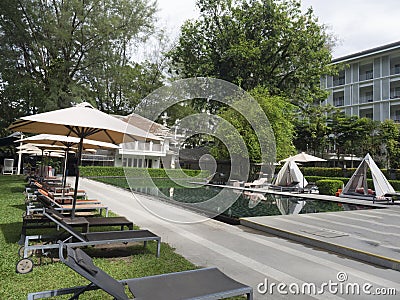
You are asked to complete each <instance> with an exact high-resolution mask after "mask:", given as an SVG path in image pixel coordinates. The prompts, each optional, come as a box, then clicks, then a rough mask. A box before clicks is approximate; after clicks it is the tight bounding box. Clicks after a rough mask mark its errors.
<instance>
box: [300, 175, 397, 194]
mask: <svg viewBox="0 0 400 300" xmlns="http://www.w3.org/2000/svg"><path fill="white" fill-rule="evenodd" d="M305 178H306V179H307V181H309V182H317V181H319V180H339V181H342V182H343V184H344V185H346V184H347V183H348V182H349V180H350V178H349V177H325V176H305ZM388 181H389V183H390V184H391V185H392V186H393V188H394V189H395V190H396V191H400V180H390V179H389V180H388ZM367 184H368V186H369V187H373V186H374V182H373V181H372V179H367Z"/></svg>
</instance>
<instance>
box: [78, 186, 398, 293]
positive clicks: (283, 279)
mask: <svg viewBox="0 0 400 300" xmlns="http://www.w3.org/2000/svg"><path fill="white" fill-rule="evenodd" d="M80 189H85V190H86V191H87V193H88V195H89V197H90V198H92V199H100V200H101V201H102V202H103V204H106V205H108V206H109V207H110V209H111V210H112V211H114V212H116V213H117V214H119V215H123V216H125V217H127V218H129V219H130V220H132V221H133V222H134V223H136V224H137V225H139V226H140V227H142V228H146V229H149V230H151V231H153V232H154V233H156V234H158V235H160V236H161V238H162V241H163V242H166V243H168V244H170V245H171V246H172V247H175V248H176V251H177V252H178V253H180V254H181V255H183V256H184V257H186V258H187V259H188V260H190V261H192V262H193V263H194V264H196V265H199V266H216V267H218V268H220V269H221V270H222V271H223V272H225V273H227V274H228V275H229V276H231V277H233V278H234V279H236V280H238V281H240V282H243V283H245V284H248V285H251V286H253V288H254V298H255V299H366V295H365V293H363V292H362V291H361V292H360V295H359V296H355V295H349V293H346V291H345V290H344V291H343V292H340V291H339V292H336V293H335V291H334V289H333V291H332V292H331V293H329V292H328V288H327V287H326V286H325V292H324V293H323V294H319V295H318V294H317V295H315V294H313V293H305V294H306V295H304V293H300V294H301V295H296V296H294V295H293V292H292V291H290V290H289V288H288V286H289V285H291V286H292V287H296V285H297V286H299V287H300V288H301V286H302V285H303V284H304V283H311V284H315V285H316V286H317V288H318V289H319V288H320V286H321V285H322V284H326V283H328V282H329V281H331V282H334V283H338V284H339V286H340V285H342V286H343V285H345V284H347V283H349V284H350V283H351V284H352V283H356V284H358V285H360V286H362V285H364V284H366V283H369V284H370V285H371V287H370V288H369V291H370V292H371V293H375V292H376V291H377V290H376V289H377V288H390V289H391V288H394V289H396V291H395V292H396V294H397V295H400V272H397V271H394V270H390V269H384V268H379V267H376V266H373V265H368V264H365V263H363V262H360V261H356V260H352V259H349V258H346V257H342V256H339V255H337V254H333V253H329V252H327V251H321V250H320V249H316V248H312V247H309V246H305V245H302V244H299V243H295V242H292V241H289V240H286V239H283V238H278V237H276V236H272V235H268V234H266V233H264V232H261V231H257V230H254V229H251V228H246V227H244V226H231V225H227V224H224V223H221V222H218V221H215V220H207V221H205V222H198V223H194V224H193V223H192V224H180V223H174V222H172V221H167V220H164V219H161V218H159V217H157V216H155V215H154V214H153V213H150V212H149V211H148V210H147V209H145V208H144V207H143V206H142V205H141V204H140V203H139V202H141V203H144V204H145V205H146V207H148V208H149V207H150V208H151V209H152V210H153V209H154V210H158V211H162V213H163V215H164V216H168V219H171V220H176V219H185V220H186V221H188V222H189V221H191V220H199V219H201V218H199V216H198V215H196V214H194V213H192V212H189V211H186V210H184V209H180V208H177V207H175V206H171V205H169V204H166V203H163V202H159V201H157V200H154V199H152V198H150V197H147V196H142V195H137V196H135V197H134V196H133V195H132V194H131V193H130V192H129V191H126V190H123V189H119V188H115V187H112V186H109V185H105V184H102V183H98V182H95V181H91V180H88V179H82V180H80ZM138 200H139V201H138ZM161 255H163V254H162V251H161ZM337 276H338V277H339V279H341V280H342V279H343V278H344V279H346V278H347V279H346V280H344V281H342V282H341V281H340V280H338V279H337ZM266 281H267V285H265V284H264V285H262V286H261V288H265V286H270V285H271V284H272V283H276V284H279V283H284V284H286V285H287V286H286V288H283V291H284V292H286V293H287V294H286V295H285V294H283V293H281V292H278V290H277V288H276V287H275V288H274V289H273V290H271V288H270V289H269V290H268V291H267V292H266V293H265V294H260V293H259V292H257V286H258V285H259V284H260V283H263V282H264V283H265V282H266ZM281 287H282V286H281ZM271 292H272V295H271ZM392 292H393V291H391V293H392ZM350 294H352V293H350ZM367 299H398V296H379V297H378V296H376V295H375V296H370V297H369V298H367Z"/></svg>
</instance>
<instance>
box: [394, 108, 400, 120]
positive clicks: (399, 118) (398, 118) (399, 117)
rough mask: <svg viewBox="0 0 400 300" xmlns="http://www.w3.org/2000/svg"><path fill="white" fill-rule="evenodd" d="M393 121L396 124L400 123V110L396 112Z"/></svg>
mask: <svg viewBox="0 0 400 300" xmlns="http://www.w3.org/2000/svg"><path fill="white" fill-rule="evenodd" d="M393 121H395V122H396V123H400V110H396V111H395V112H394V117H393Z"/></svg>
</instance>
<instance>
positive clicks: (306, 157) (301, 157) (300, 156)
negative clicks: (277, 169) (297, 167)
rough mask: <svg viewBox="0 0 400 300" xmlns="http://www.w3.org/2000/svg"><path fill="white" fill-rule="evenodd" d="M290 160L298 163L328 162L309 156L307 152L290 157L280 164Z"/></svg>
mask: <svg viewBox="0 0 400 300" xmlns="http://www.w3.org/2000/svg"><path fill="white" fill-rule="evenodd" d="M288 160H293V161H295V162H298V163H307V162H318V161H326V159H323V158H319V157H316V156H314V155H310V154H307V153H305V152H301V153H299V154H296V155H294V156H289V157H288V158H285V159H282V160H281V161H279V162H286V161H288Z"/></svg>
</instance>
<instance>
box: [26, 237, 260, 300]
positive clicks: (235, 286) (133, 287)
mask: <svg viewBox="0 0 400 300" xmlns="http://www.w3.org/2000/svg"><path fill="white" fill-rule="evenodd" d="M65 250H66V255H65V254H64V251H65ZM59 252H60V254H59V256H60V259H61V261H62V262H63V263H64V264H66V265H67V266H68V267H70V268H71V269H72V270H74V271H75V272H77V273H78V274H80V275H81V276H83V277H84V278H86V279H87V280H89V281H90V283H89V284H88V285H87V286H79V287H72V288H64V289H59V290H52V291H45V292H37V293H30V294H29V295H28V300H34V299H42V298H50V297H53V296H61V295H71V294H72V295H74V296H75V297H74V296H73V297H71V299H72V298H73V299H77V298H78V297H79V295H81V294H83V293H84V292H86V291H88V290H96V289H102V290H103V291H105V292H106V293H108V294H110V295H111V296H112V297H114V299H118V300H127V299H130V298H131V297H129V296H128V295H127V294H126V293H125V286H127V287H128V288H129V291H130V292H131V293H132V295H133V296H134V298H133V299H149V300H154V299H163V300H183V299H223V298H228V297H234V296H239V295H246V296H247V299H249V300H250V299H253V289H252V288H251V287H250V286H247V285H244V284H242V283H240V282H237V281H235V280H233V279H232V278H230V277H228V276H227V275H225V274H224V273H222V272H221V271H220V270H218V269H217V268H204V269H198V270H191V271H183V272H176V273H169V274H162V275H156V276H149V277H141V278H131V279H125V280H120V281H117V280H116V279H114V278H113V277H111V276H110V275H108V274H107V273H105V272H104V271H103V270H102V269H100V268H98V267H96V266H95V265H94V264H93V260H92V258H91V257H90V256H88V255H87V254H86V253H85V252H84V251H83V250H81V249H72V248H71V247H69V246H68V245H63V244H61V246H60V249H59Z"/></svg>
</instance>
